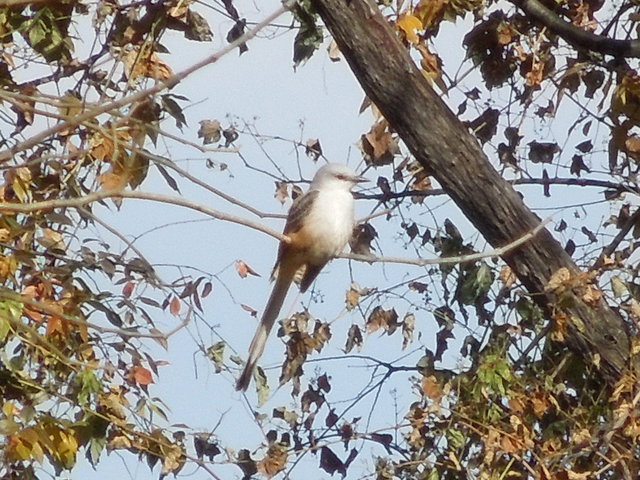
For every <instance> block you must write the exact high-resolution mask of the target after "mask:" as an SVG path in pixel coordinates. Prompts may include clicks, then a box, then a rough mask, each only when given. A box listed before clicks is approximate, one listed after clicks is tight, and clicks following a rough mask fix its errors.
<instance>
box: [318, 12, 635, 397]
mask: <svg viewBox="0 0 640 480" xmlns="http://www.w3.org/2000/svg"><path fill="white" fill-rule="evenodd" d="M314 5H315V7H316V10H317V11H318V13H319V14H320V16H321V17H322V19H323V21H324V23H325V25H326V26H327V28H328V29H329V31H330V32H331V34H332V35H333V38H334V39H335V41H336V42H337V44H338V46H339V48H340V51H341V52H342V54H343V55H344V56H345V58H346V59H347V61H348V62H349V65H350V66H351V69H352V70H353V72H354V74H355V75H356V77H357V79H358V81H359V82H360V84H361V85H362V87H363V89H364V91H365V93H366V94H367V96H368V97H369V98H370V99H371V100H372V101H373V102H374V103H375V104H376V106H377V107H378V109H379V110H380V111H381V112H382V114H383V115H384V117H385V118H386V119H387V120H388V121H389V123H390V124H391V126H392V127H393V129H394V130H395V131H396V132H398V134H399V135H400V137H401V138H402V140H403V141H404V143H405V144H406V145H407V147H408V148H409V150H410V151H411V153H412V154H413V155H414V156H415V158H416V159H417V160H418V161H419V162H420V163H421V164H422V165H423V166H425V168H427V169H428V170H429V171H430V172H434V177H435V178H436V180H437V181H438V183H440V185H441V186H442V188H443V189H444V191H445V192H446V193H447V194H448V195H449V196H450V197H451V198H452V199H453V201H454V202H455V203H456V204H457V205H458V207H459V208H460V209H461V211H462V212H463V213H464V214H465V215H466V217H467V218H468V219H469V220H470V221H471V222H472V223H473V224H474V225H475V227H476V228H477V229H478V231H479V232H480V233H481V234H482V235H483V236H484V238H485V239H486V240H487V241H488V242H489V243H490V244H491V245H493V246H494V247H500V246H502V245H506V244H509V243H510V242H512V241H513V240H515V239H517V238H519V237H521V236H522V235H524V234H525V233H526V232H531V231H533V230H534V229H535V228H536V227H537V226H538V225H539V224H540V219H539V218H538V217H537V216H536V215H534V214H533V213H532V212H531V210H529V208H527V206H526V205H525V204H524V203H523V200H522V198H521V197H520V195H519V194H518V193H517V192H516V191H515V190H514V189H513V187H512V185H511V184H510V183H509V182H507V181H506V180H505V179H503V178H502V177H501V176H500V175H499V174H498V172H497V171H496V170H495V169H494V168H493V166H492V165H491V163H490V162H489V160H488V159H487V157H486V155H485V154H484V152H483V151H482V149H481V148H480V146H479V144H478V142H477V140H476V139H475V138H474V137H473V136H472V135H471V134H470V133H469V131H468V130H467V129H466V128H465V127H464V126H463V125H462V123H461V122H460V121H459V120H458V118H457V117H456V116H455V115H454V114H453V113H452V112H451V110H450V109H449V108H448V107H447V106H446V105H445V103H444V102H443V101H442V99H441V97H440V96H439V95H437V94H436V93H435V92H434V91H433V90H432V88H431V87H430V86H429V84H428V81H427V80H426V78H425V77H424V76H423V75H422V73H421V72H420V71H419V70H418V68H417V67H416V65H415V64H414V62H413V60H412V59H411V57H410V56H409V55H408V53H407V50H406V48H405V47H404V46H403V45H402V44H401V43H400V42H399V40H398V38H397V36H396V33H395V32H394V31H393V30H392V29H391V27H390V26H389V23H388V22H387V20H386V19H385V18H384V17H383V16H382V15H381V14H380V12H379V10H378V8H377V6H376V5H375V4H374V3H373V2H372V1H368V0H315V2H314ZM503 258H504V260H505V261H506V262H507V263H508V264H509V265H510V266H511V269H512V270H513V272H514V273H515V274H516V275H517V277H518V278H519V280H520V281H521V282H522V284H523V285H524V286H525V287H526V288H527V290H528V291H529V292H530V293H531V294H532V297H533V298H534V299H535V300H536V301H537V302H538V304H539V305H540V306H541V307H542V308H543V309H544V310H545V312H546V313H547V315H548V316H549V317H550V318H551V317H553V315H554V314H556V313H560V312H558V309H559V308H560V307H559V306H558V305H557V301H556V300H557V299H556V298H555V296H554V295H553V293H552V292H549V291H546V290H545V287H546V286H547V284H548V283H549V279H550V278H551V276H552V275H553V273H554V272H556V271H558V270H559V269H560V268H567V269H569V270H570V271H571V272H572V273H573V274H577V273H579V269H578V267H577V266H576V265H575V264H574V263H573V261H572V260H571V257H570V256H569V255H567V253H566V252H565V251H564V249H563V247H562V246H561V245H560V244H559V243H558V242H557V241H556V240H555V239H554V238H553V236H552V235H551V234H550V233H549V231H547V230H546V229H543V230H542V231H541V232H540V233H538V235H536V237H535V238H533V239H532V240H530V241H529V242H526V243H525V244H523V245H522V246H520V247H519V248H516V249H514V250H511V251H510V252H508V253H506V254H505V255H503ZM563 305H567V306H566V307H565V308H564V309H563V310H562V311H561V313H562V314H563V315H565V316H566V318H567V319H568V320H569V322H568V323H569V325H570V328H571V335H569V337H568V342H569V345H570V346H571V347H572V348H573V349H574V350H575V351H577V352H579V353H580V354H581V355H582V356H584V357H585V358H586V359H590V360H594V363H596V364H598V365H600V367H601V372H602V374H603V376H604V378H606V379H607V380H608V381H609V382H610V383H611V384H613V383H614V382H615V381H616V380H617V379H618V378H619V375H620V374H621V373H622V372H623V371H625V370H626V368H627V367H628V361H629V339H628V336H627V333H626V327H625V324H624V321H623V320H622V318H621V317H620V316H618V315H617V314H616V313H615V312H613V311H612V310H611V309H610V308H609V306H608V305H607V304H606V303H605V302H604V301H600V302H599V303H598V304H597V305H596V306H593V305H588V304H587V303H585V301H584V300H583V299H582V298H581V297H580V296H579V295H576V294H571V300H570V301H569V302H566V303H564V304H563Z"/></svg>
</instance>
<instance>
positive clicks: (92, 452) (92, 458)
mask: <svg viewBox="0 0 640 480" xmlns="http://www.w3.org/2000/svg"><path fill="white" fill-rule="evenodd" d="M106 445H107V437H99V438H95V437H94V438H92V439H91V440H89V446H88V448H87V449H86V456H87V460H89V462H90V463H91V465H93V467H94V468H95V466H96V465H97V464H98V461H99V460H100V454H101V453H102V451H103V450H104V447H106Z"/></svg>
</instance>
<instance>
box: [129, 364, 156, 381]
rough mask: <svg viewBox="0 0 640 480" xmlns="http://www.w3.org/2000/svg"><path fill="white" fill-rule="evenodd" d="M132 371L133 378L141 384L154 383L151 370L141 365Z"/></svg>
mask: <svg viewBox="0 0 640 480" xmlns="http://www.w3.org/2000/svg"><path fill="white" fill-rule="evenodd" d="M131 373H132V375H131V376H132V377H133V380H134V381H135V382H136V383H137V384H139V385H149V384H150V383H153V377H152V375H151V372H150V371H149V370H147V369H146V368H144V367H142V366H140V365H136V366H135V367H133V370H132V372H131Z"/></svg>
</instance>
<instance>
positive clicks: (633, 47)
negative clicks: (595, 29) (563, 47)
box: [511, 0, 640, 57]
mask: <svg viewBox="0 0 640 480" xmlns="http://www.w3.org/2000/svg"><path fill="white" fill-rule="evenodd" d="M511 2H512V3H513V4H514V5H515V6H517V7H518V8H520V9H522V11H524V12H525V13H526V14H527V15H529V16H531V17H533V18H534V19H535V20H537V21H538V22H540V23H542V24H543V25H544V26H545V27H547V28H548V29H549V30H551V31H552V32H553V33H555V34H556V35H559V36H560V37H562V38H563V39H564V40H565V41H566V42H567V43H569V44H571V45H573V46H574V47H575V48H576V49H578V50H591V51H592V52H598V53H601V54H603V55H612V56H614V57H640V40H617V39H615V38H609V37H604V36H602V35H597V34H595V33H591V32H587V31H586V30H583V29H581V28H579V27H576V26H575V25H572V24H571V23H569V22H565V21H564V20H562V19H561V18H560V17H559V16H558V15H556V14H555V13H554V12H553V11H551V10H549V9H548V8H547V7H545V6H544V5H542V4H541V3H540V2H538V0H511Z"/></svg>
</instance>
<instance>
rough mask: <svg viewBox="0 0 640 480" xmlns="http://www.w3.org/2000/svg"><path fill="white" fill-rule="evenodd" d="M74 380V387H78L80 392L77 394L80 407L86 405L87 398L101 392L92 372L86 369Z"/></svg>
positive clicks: (100, 385) (100, 386)
mask: <svg viewBox="0 0 640 480" xmlns="http://www.w3.org/2000/svg"><path fill="white" fill-rule="evenodd" d="M75 380H76V385H77V386H78V387H80V392H79V393H78V403H80V405H87V404H88V403H89V396H90V395H91V394H92V393H98V392H100V391H101V390H102V383H101V382H100V380H98V377H96V374H95V373H94V371H93V370H90V369H88V368H87V369H85V370H83V371H81V372H80V373H79V374H78V375H77V376H76V379H75Z"/></svg>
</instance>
